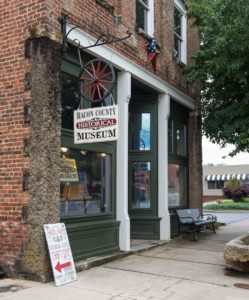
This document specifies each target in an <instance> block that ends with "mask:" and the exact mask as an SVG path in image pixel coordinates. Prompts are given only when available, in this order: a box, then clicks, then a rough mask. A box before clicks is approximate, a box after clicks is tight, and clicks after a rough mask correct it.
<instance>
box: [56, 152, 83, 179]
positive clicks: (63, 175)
mask: <svg viewBox="0 0 249 300" xmlns="http://www.w3.org/2000/svg"><path fill="white" fill-rule="evenodd" d="M60 167H61V170H60V181H61V182H69V181H70V182H78V181H79V177H78V172H77V166H76V161H75V159H72V158H64V157H61V158H60Z"/></svg>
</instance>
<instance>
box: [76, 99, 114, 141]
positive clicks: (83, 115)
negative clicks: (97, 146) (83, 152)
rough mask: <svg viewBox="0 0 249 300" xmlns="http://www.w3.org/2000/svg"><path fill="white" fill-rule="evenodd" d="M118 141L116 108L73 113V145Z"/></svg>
mask: <svg viewBox="0 0 249 300" xmlns="http://www.w3.org/2000/svg"><path fill="white" fill-rule="evenodd" d="M117 139H118V106H117V105H110V106H101V107H95V108H89V109H79V110H75V111H74V143H75V144H84V143H99V142H109V141H115V140H117Z"/></svg>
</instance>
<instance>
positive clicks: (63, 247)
mask: <svg viewBox="0 0 249 300" xmlns="http://www.w3.org/2000/svg"><path fill="white" fill-rule="evenodd" d="M44 231H45V235H46V240H47V243H48V250H49V255H50V259H51V265H52V269H53V274H54V280H55V285H56V286H59V285H62V284H66V283H69V282H72V281H74V280H77V275H76V271H75V267H74V261H73V256H72V252H71V248H70V244H69V240H68V236H67V231H66V227H65V224H63V223H57V224H45V225H44Z"/></svg>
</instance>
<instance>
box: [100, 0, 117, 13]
mask: <svg viewBox="0 0 249 300" xmlns="http://www.w3.org/2000/svg"><path fill="white" fill-rule="evenodd" d="M95 1H96V2H97V4H99V5H101V6H102V7H104V8H105V9H106V10H107V11H108V12H109V13H111V14H112V15H114V6H112V5H110V4H109V3H108V2H107V1H106V0H95Z"/></svg>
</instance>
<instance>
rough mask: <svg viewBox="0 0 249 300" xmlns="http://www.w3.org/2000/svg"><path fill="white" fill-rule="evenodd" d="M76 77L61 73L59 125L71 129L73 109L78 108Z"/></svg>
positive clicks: (78, 97)
mask: <svg viewBox="0 0 249 300" xmlns="http://www.w3.org/2000/svg"><path fill="white" fill-rule="evenodd" d="M78 85H79V83H78V78H77V77H75V76H73V75H70V74H67V73H64V72H63V73H62V104H61V110H62V111H61V122H62V124H61V127H62V128H67V129H73V111H74V110H76V109H78V108H79V105H80V96H79V89H78Z"/></svg>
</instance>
